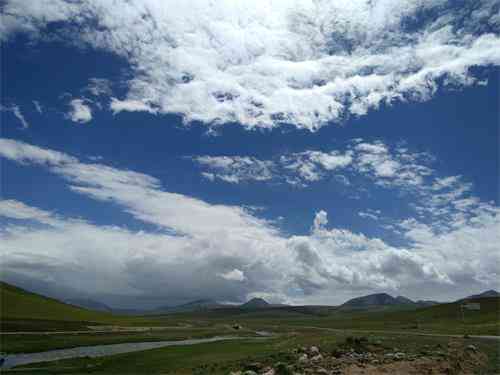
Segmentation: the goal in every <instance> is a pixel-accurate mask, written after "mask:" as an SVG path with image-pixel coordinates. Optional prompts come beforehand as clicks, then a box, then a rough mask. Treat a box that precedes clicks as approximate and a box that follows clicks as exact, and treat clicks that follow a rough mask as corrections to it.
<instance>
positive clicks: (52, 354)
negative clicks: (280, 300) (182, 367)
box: [0, 336, 248, 369]
mask: <svg viewBox="0 0 500 375" xmlns="http://www.w3.org/2000/svg"><path fill="white" fill-rule="evenodd" d="M245 338H247V339H248V337H238V336H216V337H211V338H206V339H189V340H177V341H156V342H134V343H124V344H108V345H95V346H81V347H76V348H70V349H57V350H49V351H46V352H39V353H25V354H8V355H3V356H2V357H3V363H2V364H1V365H0V367H1V368H2V369H8V368H12V367H14V366H19V365H26V364H31V363H39V362H49V361H57V360H60V359H69V358H78V357H104V356H108V355H113V354H121V353H131V352H139V351H142V350H149V349H158V348H163V347H165V346H180V345H194V344H203V343H210V342H216V341H223V340H237V339H245Z"/></svg>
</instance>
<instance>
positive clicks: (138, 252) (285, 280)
mask: <svg viewBox="0 0 500 375" xmlns="http://www.w3.org/2000/svg"><path fill="white" fill-rule="evenodd" d="M0 156H2V157H4V158H7V159H9V160H11V161H12V162H15V163H20V164H21V165H23V164H30V165H35V166H39V167H40V168H46V169H48V170H49V171H51V172H52V173H54V174H56V175H58V176H60V177H62V178H63V179H64V181H66V183H67V185H68V187H69V188H70V189H71V190H72V191H73V192H75V193H78V194H82V195H84V196H86V197H88V198H90V199H93V200H98V201H101V202H103V204H105V203H106V202H112V203H113V207H115V208H119V209H121V210H122V211H123V212H125V213H128V214H130V215H132V216H133V217H134V218H136V219H137V220H140V221H142V222H145V223H150V224H153V225H156V226H158V227H159V228H160V229H162V230H161V231H144V230H143V231H139V232H135V231H131V230H129V229H126V228H120V227H116V226H105V225H97V224H94V223H92V222H89V221H86V220H84V219H74V218H71V217H66V216H61V215H60V214H55V213H53V212H47V211H44V210H41V209H39V208H36V207H31V206H28V205H26V204H24V203H22V202H20V201H15V200H7V201H3V202H2V203H0V215H1V216H3V217H4V219H6V220H8V225H5V226H3V227H2V229H0V240H1V243H2V253H1V261H2V266H3V270H5V271H6V272H4V273H3V274H4V275H10V277H12V278H15V277H17V278H32V279H35V280H41V281H43V282H46V283H56V284H64V285H67V286H68V288H71V289H72V290H85V291H86V292H88V293H91V294H93V295H97V294H99V293H108V294H112V293H114V294H115V295H116V294H120V295H125V296H131V297H134V296H135V297H137V296H141V295H145V294H148V295H150V294H151V293H152V292H151V291H158V292H155V293H157V296H158V297H161V298H162V299H163V300H165V299H168V300H169V301H179V300H181V299H182V300H186V299H195V298H201V297H203V298H214V299H217V300H220V301H243V300H245V299H246V298H249V297H250V296H255V295H261V296H262V295H264V296H268V297H270V298H271V300H272V301H288V302H295V303H339V302H342V300H343V299H344V298H347V297H350V296H352V295H353V294H359V293H360V292H370V291H389V292H391V291H392V292H394V293H396V292H402V293H405V294H406V295H409V296H410V297H414V298H415V297H423V296H422V295H421V290H423V288H425V290H427V291H429V295H427V296H426V297H427V298H455V297H459V296H462V295H463V294H465V293H466V292H467V291H471V292H472V291H474V290H475V289H479V288H486V287H489V288H491V287H498V280H499V276H500V274H499V273H500V272H499V270H498V266H497V265H498V264H499V261H500V259H499V257H500V255H499V254H498V251H496V248H495V246H496V244H497V243H498V242H499V241H500V211H499V209H498V208H497V207H495V206H493V205H491V204H488V203H484V202H479V203H478V204H476V203H474V207H473V209H472V210H470V209H469V208H470V203H471V202H468V201H465V202H461V203H459V204H458V208H457V210H458V209H460V210H466V213H467V217H468V219H467V220H465V221H461V220H459V218H457V219H456V220H455V219H452V220H451V221H453V220H455V221H453V224H454V225H451V226H449V227H448V228H445V229H444V230H439V231H436V230H435V228H433V227H432V226H430V225H429V224H427V223H425V222H422V221H420V220H419V218H418V217H416V218H412V219H411V220H410V219H408V220H406V221H405V222H404V223H400V229H401V230H402V231H403V232H404V233H405V234H406V235H407V236H409V237H411V243H409V245H408V246H404V247H395V246H392V245H390V244H388V243H386V242H385V241H383V240H382V239H378V238H370V237H367V236H365V235H364V234H362V233H354V232H351V231H349V230H345V229H338V228H329V224H328V220H327V213H326V212H325V211H319V212H318V213H317V214H316V217H315V218H314V220H313V224H312V228H311V232H310V233H309V234H306V235H300V236H298V235H292V236H286V235H284V234H283V233H281V232H280V231H279V230H278V229H277V228H275V227H274V226H273V224H272V223H271V222H268V221H266V220H263V219H261V218H259V217H258V216H257V212H256V211H254V212H250V211H249V210H248V209H246V208H244V207H237V206H226V205H216V204H210V203H208V202H205V201H202V200H199V199H196V198H193V197H189V196H186V195H182V194H176V193H170V192H167V191H165V190H164V189H163V188H162V186H161V184H160V182H159V181H158V180H157V179H156V178H155V177H153V176H149V175H146V174H143V173H140V172H134V171H129V170H124V169H118V168H113V167H109V166H107V165H105V164H97V163H96V164H92V163H86V162H83V161H81V160H78V159H77V158H74V157H72V156H70V155H66V154H64V153H61V152H57V151H54V150H47V149H42V148H39V147H37V146H33V145H29V144H26V143H23V142H19V141H13V140H8V139H2V140H0ZM441 183H442V181H441ZM448 184H449V183H448ZM474 202H475V201H474ZM34 222H39V223H41V224H44V225H34V224H33V223H34ZM103 288H104V290H103ZM332 291H335V293H332ZM339 291H341V292H339Z"/></svg>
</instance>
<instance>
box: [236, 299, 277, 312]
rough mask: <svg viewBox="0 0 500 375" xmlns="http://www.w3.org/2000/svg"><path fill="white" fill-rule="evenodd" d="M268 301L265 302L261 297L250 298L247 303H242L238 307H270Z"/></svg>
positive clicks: (248, 308)
mask: <svg viewBox="0 0 500 375" xmlns="http://www.w3.org/2000/svg"><path fill="white" fill-rule="evenodd" d="M271 306H272V305H270V304H269V303H267V302H266V301H265V300H263V299H262V298H252V299H251V300H250V301H248V302H247V303H244V304H243V305H240V308H242V309H247V310H255V309H265V308H268V307H271Z"/></svg>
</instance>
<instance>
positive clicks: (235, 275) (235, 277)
mask: <svg viewBox="0 0 500 375" xmlns="http://www.w3.org/2000/svg"><path fill="white" fill-rule="evenodd" d="M219 276H220V277H222V278H223V279H226V280H230V281H245V279H246V278H245V274H244V272H243V271H241V270H239V269H236V268H235V269H234V270H232V271H228V272H226V273H220V274H219Z"/></svg>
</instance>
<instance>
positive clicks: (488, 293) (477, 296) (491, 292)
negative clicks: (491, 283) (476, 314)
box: [457, 289, 500, 302]
mask: <svg viewBox="0 0 500 375" xmlns="http://www.w3.org/2000/svg"><path fill="white" fill-rule="evenodd" d="M489 297H500V293H498V292H497V291H496V290H493V289H491V290H487V291H486V292H483V293H479V294H473V295H471V296H468V297H465V298H462V299H459V300H458V301H457V302H460V301H466V300H469V299H480V298H489Z"/></svg>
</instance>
